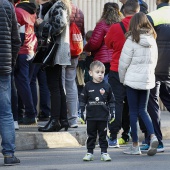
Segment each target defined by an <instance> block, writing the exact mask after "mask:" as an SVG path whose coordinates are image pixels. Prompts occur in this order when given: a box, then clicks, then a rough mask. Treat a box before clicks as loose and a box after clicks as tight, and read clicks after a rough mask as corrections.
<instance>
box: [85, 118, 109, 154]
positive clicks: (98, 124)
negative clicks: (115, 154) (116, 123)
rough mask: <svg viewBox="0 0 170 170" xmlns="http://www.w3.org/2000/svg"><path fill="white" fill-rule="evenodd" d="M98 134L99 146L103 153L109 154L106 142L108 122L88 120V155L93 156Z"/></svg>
mask: <svg viewBox="0 0 170 170" xmlns="http://www.w3.org/2000/svg"><path fill="white" fill-rule="evenodd" d="M97 132H98V135H99V144H100V148H101V153H107V148H108V142H107V140H106V135H107V121H96V120H87V135H88V138H87V150H88V153H92V154H93V149H94V148H95V143H96V139H97Z"/></svg>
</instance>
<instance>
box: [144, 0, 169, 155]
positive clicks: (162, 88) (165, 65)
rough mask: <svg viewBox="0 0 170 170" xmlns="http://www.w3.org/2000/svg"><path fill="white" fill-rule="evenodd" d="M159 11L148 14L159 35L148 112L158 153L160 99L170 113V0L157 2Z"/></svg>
mask: <svg viewBox="0 0 170 170" xmlns="http://www.w3.org/2000/svg"><path fill="white" fill-rule="evenodd" d="M156 5H157V10H155V11H153V12H151V13H149V14H148V19H149V21H150V22H151V24H152V25H153V26H154V28H155V31H156V33H157V39H156V41H157V45H158V62H157V66H156V69H155V76H156V84H155V88H153V89H151V91H150V98H149V102H148V112H149V115H150V117H151V119H152V123H153V126H154V130H155V135H156V137H157V138H158V141H159V145H158V148H157V152H163V151H164V146H163V142H162V132H161V118H160V108H159V97H160V99H161V101H162V103H163V104H164V106H165V107H166V108H167V110H168V111H170V58H169V53H170V43H169V42H170V31H169V30H170V17H169V16H170V0H156ZM148 148H149V145H148V144H147V145H145V146H144V147H141V151H147V150H148Z"/></svg>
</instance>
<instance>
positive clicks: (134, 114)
mask: <svg viewBox="0 0 170 170" xmlns="http://www.w3.org/2000/svg"><path fill="white" fill-rule="evenodd" d="M126 91H127V98H128V104H129V112H130V126H131V133H132V141H133V144H135V145H137V144H138V134H137V132H138V130H137V119H138V113H139V112H138V107H139V100H138V98H139V94H138V90H135V89H133V88H131V87H128V86H127V87H126Z"/></svg>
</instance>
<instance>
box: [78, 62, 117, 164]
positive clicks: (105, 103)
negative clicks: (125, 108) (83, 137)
mask: <svg viewBox="0 0 170 170" xmlns="http://www.w3.org/2000/svg"><path fill="white" fill-rule="evenodd" d="M104 73H105V66H104V64H103V63H101V62H100V61H93V62H92V63H91V64H90V71H89V74H90V76H92V81H89V82H87V83H86V85H85V87H84V89H83V91H82V93H81V97H80V108H81V115H82V119H84V116H83V112H84V110H85V106H86V120H87V135H88V139H87V154H86V155H85V157H84V158H83V160H84V161H92V160H93V150H94V148H95V142H96V138H97V132H98V135H99V143H100V148H101V160H102V161H111V158H110V156H109V154H108V153H107V148H108V142H107V140H106V135H107V122H108V118H109V110H110V114H111V120H114V107H115V104H114V97H113V94H112V90H111V86H110V85H109V84H108V83H106V82H105V81H103V79H104Z"/></svg>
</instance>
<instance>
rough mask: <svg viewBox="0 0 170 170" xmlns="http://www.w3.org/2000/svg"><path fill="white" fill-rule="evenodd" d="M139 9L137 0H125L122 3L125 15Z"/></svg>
mask: <svg viewBox="0 0 170 170" xmlns="http://www.w3.org/2000/svg"><path fill="white" fill-rule="evenodd" d="M139 9H140V6H139V2H138V0H127V2H126V3H125V4H124V13H125V15H134V14H135V13H136V12H137V11H138V10H139Z"/></svg>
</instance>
